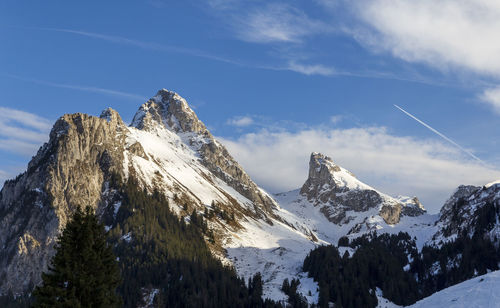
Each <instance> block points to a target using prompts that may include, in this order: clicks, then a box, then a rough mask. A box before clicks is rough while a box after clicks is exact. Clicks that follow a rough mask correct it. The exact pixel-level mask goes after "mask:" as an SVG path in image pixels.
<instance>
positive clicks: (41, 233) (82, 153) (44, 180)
mask: <svg viewBox="0 0 500 308" xmlns="http://www.w3.org/2000/svg"><path fill="white" fill-rule="evenodd" d="M124 129H126V127H125V125H124V124H123V122H122V120H121V118H120V116H119V115H118V114H117V113H116V112H115V111H113V110H111V109H109V110H106V111H105V112H104V113H103V118H97V117H91V116H88V115H85V114H74V115H65V116H63V117H61V118H60V119H59V120H58V121H57V122H56V123H55V125H54V127H53V128H52V131H51V133H50V140H49V142H48V143H46V144H44V145H43V146H42V147H41V148H40V150H39V151H38V153H37V155H36V156H35V157H34V158H33V159H32V161H31V162H30V163H29V165H28V168H27V171H26V172H25V173H23V174H21V175H20V176H18V177H17V178H16V179H15V180H11V181H7V182H6V183H5V185H4V187H3V189H2V191H1V195H0V219H1V223H0V247H2V252H1V253H0V277H1V278H2V279H1V281H0V293H6V292H7V291H8V290H12V291H13V292H14V293H19V292H22V291H24V290H25V289H27V288H29V287H30V286H32V285H36V284H38V283H39V282H40V272H41V271H43V270H46V268H47V261H48V260H49V259H50V257H51V256H52V254H53V246H54V244H55V240H56V238H57V236H58V234H59V232H60V231H61V229H62V228H63V227H64V226H65V225H66V222H67V220H68V219H69V217H70V216H71V215H72V213H73V212H74V210H75V209H76V207H77V206H82V207H84V206H87V205H91V206H93V207H94V208H97V207H98V205H99V204H100V203H101V202H102V198H101V192H102V189H103V183H104V180H105V177H106V176H107V175H109V174H110V173H111V172H117V173H122V172H121V161H122V160H123V152H121V151H120V149H121V148H123V140H124V136H123V134H122V133H123V130H124Z"/></svg>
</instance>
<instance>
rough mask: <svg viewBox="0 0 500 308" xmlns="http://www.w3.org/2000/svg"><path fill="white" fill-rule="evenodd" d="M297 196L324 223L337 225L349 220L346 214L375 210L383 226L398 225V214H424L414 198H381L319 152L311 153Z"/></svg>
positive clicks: (385, 196) (423, 210) (373, 190)
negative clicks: (317, 212)
mask: <svg viewBox="0 0 500 308" xmlns="http://www.w3.org/2000/svg"><path fill="white" fill-rule="evenodd" d="M300 193H301V194H302V195H303V196H305V197H307V199H308V200H309V201H310V202H312V203H313V204H314V205H316V206H320V207H321V209H320V210H321V212H322V213H323V214H324V215H325V216H326V217H327V218H328V220H330V221H331V222H333V223H335V224H340V225H342V224H346V223H348V222H349V221H351V219H352V218H351V217H350V216H349V215H348V213H349V212H367V211H369V210H371V209H377V210H378V214H379V215H380V216H381V217H382V218H383V219H384V221H385V222H386V223H387V224H396V223H398V222H399V219H400V217H401V215H408V216H418V215H421V214H423V213H424V212H425V209H424V208H423V206H422V204H421V203H420V202H419V201H418V199H417V198H413V199H410V198H406V200H405V201H404V203H402V202H400V201H398V200H396V199H394V198H391V197H389V196H387V195H384V194H382V193H380V192H378V191H377V190H375V189H373V188H372V187H370V186H368V185H366V184H364V183H362V182H361V181H359V180H358V179H357V178H356V177H355V176H354V174H352V173H351V172H349V171H347V170H346V169H343V168H342V167H340V166H338V165H336V164H335V163H334V162H333V160H332V159H331V158H330V157H328V156H325V155H323V154H321V153H312V154H311V158H310V161H309V176H308V178H307V180H306V182H305V183H304V185H303V186H302V188H301V190H300Z"/></svg>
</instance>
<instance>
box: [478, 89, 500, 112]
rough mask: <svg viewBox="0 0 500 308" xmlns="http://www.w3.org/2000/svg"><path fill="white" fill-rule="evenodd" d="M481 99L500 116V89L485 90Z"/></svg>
mask: <svg viewBox="0 0 500 308" xmlns="http://www.w3.org/2000/svg"><path fill="white" fill-rule="evenodd" d="M479 98H480V99H481V101H483V102H484V103H486V104H488V105H490V106H491V107H493V110H495V111H496V112H497V113H498V114H500V87H496V88H492V89H486V90H484V92H483V93H482V94H481V95H480V97H479Z"/></svg>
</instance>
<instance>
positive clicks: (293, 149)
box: [221, 127, 500, 212]
mask: <svg viewBox="0 0 500 308" xmlns="http://www.w3.org/2000/svg"><path fill="white" fill-rule="evenodd" d="M221 140H222V142H223V143H224V144H225V145H226V146H227V147H228V150H229V151H230V152H231V154H232V155H234V156H235V158H236V159H237V160H238V162H239V163H241V165H242V166H243V167H244V168H245V170H247V172H248V173H249V174H250V176H252V178H253V179H254V180H255V181H256V182H257V183H259V184H260V185H262V186H263V187H264V188H266V189H267V190H269V191H272V192H280V191H287V190H291V189H296V188H298V187H300V186H301V185H302V184H303V183H304V182H305V180H306V178H307V166H308V165H307V163H308V158H309V155H310V153H311V152H312V151H319V152H322V153H324V154H327V155H329V156H331V157H333V158H334V160H335V161H336V162H337V163H338V164H339V165H341V166H343V167H345V168H347V169H349V170H350V171H352V172H354V173H355V174H356V175H357V176H358V178H359V179H360V180H362V181H364V182H366V183H367V184H370V185H372V186H374V187H375V188H377V189H380V190H381V191H383V192H386V193H389V194H392V195H398V194H404V195H409V196H413V195H416V196H418V197H419V198H420V199H421V200H422V201H423V202H424V205H425V206H426V207H427V208H428V209H429V210H430V211H431V212H437V211H438V210H439V208H440V207H441V206H442V204H443V202H444V201H445V200H446V198H448V197H449V195H450V194H451V193H452V192H453V190H454V189H455V188H456V187H457V186H458V185H461V184H464V179H465V182H466V183H467V184H473V185H484V184H486V183H488V182H491V181H493V180H496V179H499V178H500V170H499V169H498V168H493V167H487V166H484V165H483V164H480V163H478V162H477V161H475V160H471V159H470V158H469V157H468V156H464V155H463V154H462V153H461V152H460V151H459V150H458V149H456V148H454V147H452V146H449V145H447V144H444V143H442V142H438V141H435V140H430V139H416V138H413V137H400V136H395V135H392V134H391V133H390V132H389V131H388V130H387V129H386V128H384V127H367V128H346V129H331V128H311V127H309V128H304V129H301V130H297V131H295V132H291V131H289V130H281V131H270V130H267V129H262V130H260V131H257V132H252V133H248V134H244V135H242V136H240V137H239V138H237V139H224V138H221Z"/></svg>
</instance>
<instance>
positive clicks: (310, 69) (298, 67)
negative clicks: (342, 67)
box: [287, 61, 335, 76]
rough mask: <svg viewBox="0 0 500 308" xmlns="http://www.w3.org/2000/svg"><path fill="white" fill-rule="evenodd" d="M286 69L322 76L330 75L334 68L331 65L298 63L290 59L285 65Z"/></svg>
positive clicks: (333, 72)
mask: <svg viewBox="0 0 500 308" xmlns="http://www.w3.org/2000/svg"><path fill="white" fill-rule="evenodd" d="M287 69H288V70H290V71H294V72H297V73H302V74H305V75H322V76H331V75H333V74H335V70H334V69H333V68H331V67H328V66H325V65H321V64H313V65H308V64H299V63H297V62H295V61H291V62H290V63H289V64H288V67H287Z"/></svg>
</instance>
